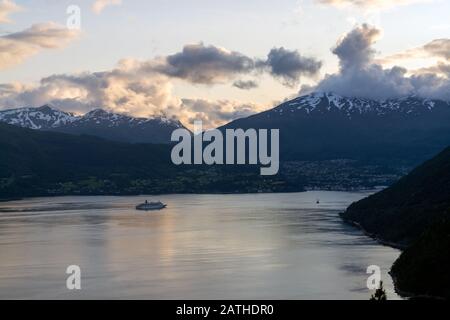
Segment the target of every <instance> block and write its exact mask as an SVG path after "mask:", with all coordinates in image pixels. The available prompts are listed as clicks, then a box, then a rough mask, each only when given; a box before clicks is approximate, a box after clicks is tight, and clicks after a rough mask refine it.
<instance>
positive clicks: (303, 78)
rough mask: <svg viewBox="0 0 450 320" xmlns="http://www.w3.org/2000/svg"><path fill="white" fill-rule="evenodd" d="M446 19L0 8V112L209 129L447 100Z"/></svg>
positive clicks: (373, 12)
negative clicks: (145, 119)
mask: <svg viewBox="0 0 450 320" xmlns="http://www.w3.org/2000/svg"><path fill="white" fill-rule="evenodd" d="M70 5H76V6H79V8H80V9H81V15H80V17H81V30H70V29H68V28H67V27H66V21H67V19H68V14H67V13H66V11H67V8H68V7H69V6H70ZM449 14H450V1H445V0H391V1H389V0H368V1H361V0H303V1H296V0H277V1H271V2H269V1H256V0H248V1H235V0H230V1H214V0H151V1H140V0H72V1H64V0H63V1H62V0H33V1H31V0H29V1H27V0H23V1H19V0H15V1H13V0H0V70H1V71H0V109H7V108H15V107H23V106H34V107H38V106H40V105H43V104H46V103H50V104H52V105H54V106H55V107H57V108H60V109H62V110H67V111H72V112H76V113H84V112H86V111H89V110H91V109H94V108H98V107H101V108H105V109H109V110H112V111H117V112H125V113H130V114H133V115H139V116H151V115H155V114H165V115H167V116H170V117H172V116H173V117H177V118H179V119H181V121H183V122H184V123H186V124H189V123H192V122H193V120H194V119H202V120H204V121H205V122H206V123H207V125H208V126H210V127H213V126H217V125H220V124H223V123H224V122H228V121H230V120H232V119H235V118H238V117H242V116H247V115H250V114H252V113H255V112H258V111H262V110H265V109H268V108H271V107H273V106H274V105H275V104H276V103H278V102H281V101H283V100H285V99H288V98H292V97H295V96H298V95H299V94H302V93H308V92H311V91H314V90H323V91H334V92H336V93H338V94H342V95H352V96H364V97H368V98H375V99H387V98H392V97H398V96H404V95H409V94H419V95H422V96H425V97H429V98H439V99H447V100H450V80H449V78H450V39H449V38H450V37H449V36H450V22H449Z"/></svg>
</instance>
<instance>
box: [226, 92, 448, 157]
mask: <svg viewBox="0 0 450 320" xmlns="http://www.w3.org/2000/svg"><path fill="white" fill-rule="evenodd" d="M227 128H242V129H249V128H255V129H279V130H280V153H281V157H282V158H284V159H289V160H328V159H360V160H374V159H378V160H380V159H381V160H383V161H385V160H387V162H386V163H389V162H390V161H393V160H394V159H395V160H394V161H397V160H402V161H403V160H405V161H409V162H410V164H417V163H419V162H421V161H424V160H426V159H427V158H431V157H432V156H433V155H435V154H436V153H438V152H440V151H441V150H443V149H444V148H445V147H447V146H449V145H450V103H449V102H447V101H441V100H430V99H423V98H419V97H415V96H411V97H405V98H401V99H390V100H384V101H376V100H370V99H361V98H346V97H342V96H339V95H336V94H333V93H319V92H317V93H312V94H310V95H306V96H302V97H299V98H296V99H293V100H290V101H287V102H284V103H282V104H281V105H279V106H278V107H275V108H273V109H271V110H268V111H265V112H262V113H259V114H256V115H253V116H250V117H248V118H244V119H238V120H235V121H233V122H231V123H229V124H227V125H225V126H224V127H222V128H221V129H227Z"/></svg>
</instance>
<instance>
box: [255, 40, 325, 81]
mask: <svg viewBox="0 0 450 320" xmlns="http://www.w3.org/2000/svg"><path fill="white" fill-rule="evenodd" d="M259 65H260V66H263V67H265V68H267V69H268V72H269V73H270V74H271V75H272V76H274V77H276V78H280V79H281V80H282V81H283V83H284V84H285V85H287V86H291V87H292V86H294V85H296V84H298V81H299V80H300V77H301V76H308V77H312V76H315V75H317V74H318V72H319V71H320V68H321V67H322V62H321V61H318V60H316V59H314V58H310V57H303V56H302V55H300V53H299V52H298V51H295V50H293V51H290V50H287V49H285V48H283V47H281V48H273V49H272V50H271V51H270V52H269V54H268V56H267V60H266V61H264V62H261V61H260V62H259Z"/></svg>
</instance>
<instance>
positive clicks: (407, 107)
mask: <svg viewBox="0 0 450 320" xmlns="http://www.w3.org/2000/svg"><path fill="white" fill-rule="evenodd" d="M435 107H445V108H448V107H450V102H445V101H441V100H431V99H423V98H419V97H415V96H410V97H404V98H400V99H389V100H371V99H364V98H346V97H342V96H340V95H337V94H334V93H323V92H316V93H312V94H309V95H306V96H302V97H298V98H296V99H294V100H291V101H288V102H285V103H283V104H281V105H280V106H278V107H276V108H275V109H272V110H271V112H273V113H280V114H282V113H289V112H290V113H296V112H300V113H305V114H308V115H314V114H326V113H328V112H337V113H341V114H343V115H345V116H347V117H349V118H351V117H352V116H355V115H377V116H387V115H392V114H409V115H421V114H423V113H427V112H430V111H433V109H435Z"/></svg>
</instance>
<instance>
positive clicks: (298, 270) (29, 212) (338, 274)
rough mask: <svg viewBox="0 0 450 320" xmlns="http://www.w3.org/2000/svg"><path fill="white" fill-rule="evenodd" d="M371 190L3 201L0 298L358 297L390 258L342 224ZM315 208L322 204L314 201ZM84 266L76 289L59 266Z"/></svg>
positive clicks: (0, 211)
mask: <svg viewBox="0 0 450 320" xmlns="http://www.w3.org/2000/svg"><path fill="white" fill-rule="evenodd" d="M367 195H368V193H367V192H322V191H320V192H319V191H318V192H306V193H292V194H245V195H166V196H159V197H157V198H155V200H161V201H163V202H164V203H167V205H168V207H167V209H165V210H162V211H158V212H139V211H135V210H134V206H135V205H136V204H138V203H141V202H143V201H144V200H145V199H149V200H150V199H151V198H150V197H147V198H146V197H60V198H36V199H26V200H21V201H14V202H7V203H0V298H2V299H25V298H26V299H94V298H112V299H363V300H367V299H368V298H369V297H370V294H371V293H372V292H371V291H369V290H368V289H367V287H366V281H367V277H368V276H369V275H368V274H366V269H367V267H368V266H370V265H377V266H379V267H380V268H381V270H382V272H383V274H382V276H383V280H384V283H385V286H386V288H387V291H388V298H389V299H398V296H397V295H396V294H395V293H394V290H393V285H392V280H391V278H390V277H389V275H388V271H389V270H390V267H391V265H392V263H393V262H394V261H395V259H396V258H397V257H398V255H399V252H398V251H397V250H395V249H392V248H389V247H385V246H382V245H380V244H378V243H376V242H375V241H374V240H372V239H370V238H368V237H366V236H365V235H363V233H362V232H361V231H359V230H356V229H354V228H353V227H351V226H348V225H346V224H344V223H342V221H341V220H340V219H339V216H338V213H339V212H340V211H342V210H343V209H345V208H346V207H347V206H348V205H349V204H350V203H352V202H353V201H356V200H359V199H361V198H363V197H365V196H367ZM318 199H320V203H319V204H318V203H317V200H318ZM69 265H78V266H80V268H81V286H82V289H81V290H79V291H69V290H68V289H67V288H66V278H67V277H68V275H66V273H65V272H66V268H67V267H68V266H69Z"/></svg>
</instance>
